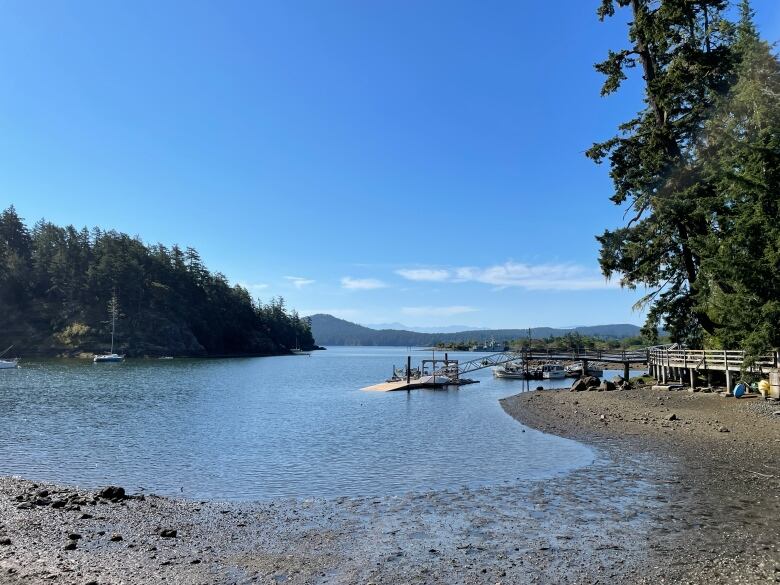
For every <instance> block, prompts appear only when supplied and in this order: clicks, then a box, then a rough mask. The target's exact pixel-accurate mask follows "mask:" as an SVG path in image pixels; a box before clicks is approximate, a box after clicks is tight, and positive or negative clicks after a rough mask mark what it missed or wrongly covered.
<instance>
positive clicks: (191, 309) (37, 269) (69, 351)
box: [0, 206, 314, 356]
mask: <svg viewBox="0 0 780 585" xmlns="http://www.w3.org/2000/svg"><path fill="white" fill-rule="evenodd" d="M114 296H116V298H117V300H118V305H119V314H118V317H119V318H118V321H117V325H116V345H115V349H116V350H117V351H118V352H121V353H126V354H127V355H130V356H143V355H150V356H154V355H177V356H213V355H271V354H281V353H286V352H287V351H288V349H290V348H293V347H295V345H296V342H297V343H298V344H299V345H300V347H302V348H312V347H313V346H314V340H313V338H312V335H311V329H310V325H309V322H308V319H304V318H301V317H299V316H298V314H297V313H296V312H295V311H289V310H287V308H286V307H285V304H284V300H283V299H281V298H279V299H273V300H271V301H270V302H269V303H267V304H262V303H259V302H257V301H255V300H254V299H252V297H251V296H250V294H249V292H248V291H247V290H246V289H245V288H243V287H241V286H238V285H231V284H230V283H229V282H228V280H227V278H226V277H225V276H224V275H223V274H220V273H219V272H211V271H209V270H208V269H207V268H206V267H205V266H204V265H203V262H202V261H201V258H200V256H199V254H198V252H197V251H196V250H195V249H193V248H186V249H181V248H180V247H179V246H176V245H174V246H172V247H170V248H168V247H166V246H164V245H162V244H155V245H147V244H145V243H144V242H143V241H142V240H140V239H139V238H138V237H131V236H129V235H127V234H123V233H119V232H116V231H113V230H112V231H105V230H102V229H100V228H94V229H92V230H91V231H90V230H87V228H83V229H80V230H77V229H76V228H74V227H73V226H67V227H59V226H56V225H54V224H52V223H50V222H47V221H43V220H42V221H39V222H38V223H36V224H35V226H34V227H33V228H32V229H29V228H28V227H27V226H26V225H25V224H24V222H23V220H22V219H21V218H20V217H19V216H18V215H17V213H16V210H15V209H14V207H13V206H11V207H9V208H8V209H6V210H5V211H3V212H2V214H0V350H2V349H4V348H5V347H6V346H9V345H11V344H14V352H13V353H14V354H17V355H24V356H28V355H37V356H56V355H65V356H70V355H77V354H79V353H97V352H102V351H105V350H107V349H108V346H109V343H110V317H109V312H108V304H109V302H110V301H111V299H112V297H114Z"/></svg>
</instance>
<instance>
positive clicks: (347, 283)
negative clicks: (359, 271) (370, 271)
mask: <svg viewBox="0 0 780 585" xmlns="http://www.w3.org/2000/svg"><path fill="white" fill-rule="evenodd" d="M386 286H387V285H386V284H385V283H384V282H382V281H381V280H377V279H376V278H352V277H351V276H345V277H344V278H342V279H341V287H342V288H346V289H348V290H375V289H377V288H385V287H386Z"/></svg>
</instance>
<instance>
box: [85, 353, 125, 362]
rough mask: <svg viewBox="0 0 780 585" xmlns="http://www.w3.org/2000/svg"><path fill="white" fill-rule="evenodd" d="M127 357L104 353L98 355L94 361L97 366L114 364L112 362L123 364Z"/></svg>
mask: <svg viewBox="0 0 780 585" xmlns="http://www.w3.org/2000/svg"><path fill="white" fill-rule="evenodd" d="M124 359H125V356H123V355H119V354H116V353H113V352H112V353H103V354H100V355H96V356H95V357H94V358H92V361H93V362H95V363H96V364H102V363H112V362H121V361H124Z"/></svg>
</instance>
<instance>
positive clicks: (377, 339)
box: [311, 314, 639, 346]
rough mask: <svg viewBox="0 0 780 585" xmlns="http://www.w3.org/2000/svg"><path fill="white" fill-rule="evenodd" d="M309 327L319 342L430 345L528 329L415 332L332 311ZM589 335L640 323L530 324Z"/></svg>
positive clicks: (522, 335) (546, 333)
mask: <svg viewBox="0 0 780 585" xmlns="http://www.w3.org/2000/svg"><path fill="white" fill-rule="evenodd" d="M311 329H312V332H313V335H314V338H315V339H316V340H317V343H319V344H322V345H391V346H392V345H396V346H407V345H413V346H429V345H436V344H438V343H464V342H477V343H484V342H486V341H490V340H495V341H498V342H505V341H512V340H516V339H526V338H527V337H528V335H529V330H528V329H483V330H474V331H461V332H458V333H418V332H416V331H403V330H398V329H380V330H377V329H369V328H368V327H363V326H362V325H358V324H356V323H351V322H349V321H345V320H343V319H338V318H336V317H334V316H332V315H322V314H318V315H312V316H311ZM575 332H576V333H579V334H581V335H589V336H592V337H598V338H600V339H624V338H628V337H635V336H637V335H639V327H637V326H636V325H629V324H618V325H594V326H590V327H577V328H575V329H555V328H553V327H533V328H531V329H530V335H531V336H532V337H533V339H546V338H550V337H564V336H566V335H569V334H571V333H575Z"/></svg>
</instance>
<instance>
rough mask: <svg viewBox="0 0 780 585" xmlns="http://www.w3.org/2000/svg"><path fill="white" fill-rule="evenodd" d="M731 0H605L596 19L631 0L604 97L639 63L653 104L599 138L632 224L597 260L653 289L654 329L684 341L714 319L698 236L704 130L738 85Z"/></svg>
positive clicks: (707, 198) (607, 70) (606, 269)
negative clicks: (624, 40) (728, 20)
mask: <svg viewBox="0 0 780 585" xmlns="http://www.w3.org/2000/svg"><path fill="white" fill-rule="evenodd" d="M726 5H727V2H726V1H725V0H700V1H697V2H691V1H690V0H662V1H660V2H658V1H654V0H603V2H602V5H601V7H600V9H599V12H598V14H599V17H600V18H602V19H604V18H606V17H608V16H612V15H614V14H615V10H616V8H619V7H629V9H630V10H631V13H632V17H633V20H632V22H631V23H630V25H629V33H628V37H629V41H630V43H631V46H630V47H629V48H627V49H623V50H620V51H611V52H610V53H609V55H608V57H607V59H606V60H605V61H604V62H602V63H599V64H597V65H596V69H597V70H598V71H600V72H601V73H603V74H605V75H606V80H605V83H604V86H603V89H602V94H604V95H606V94H610V93H612V92H615V91H617V90H618V89H619V88H620V85H621V82H622V81H623V80H625V79H626V71H627V70H629V69H633V68H635V67H637V66H639V67H641V70H642V73H643V79H644V89H645V101H646V104H647V107H646V108H645V109H644V110H642V111H641V112H639V113H638V114H637V116H636V117H634V118H633V119H631V120H629V121H627V122H626V123H624V124H623V125H621V127H620V134H619V135H617V136H615V137H614V138H611V139H609V140H607V141H605V142H601V143H598V144H595V145H594V146H593V147H592V148H591V149H590V150H589V151H588V156H589V157H590V158H592V159H593V160H595V161H596V162H598V163H600V162H601V161H603V160H604V159H607V158H608V159H609V162H610V175H611V177H612V180H613V183H614V187H615V192H614V194H613V195H612V197H611V199H612V201H613V202H614V203H616V204H618V205H625V204H627V205H628V210H629V211H628V212H627V213H628V214H629V217H630V219H629V221H628V223H627V224H626V225H625V226H624V227H622V228H618V229H615V230H607V231H605V232H604V233H603V234H602V235H601V236H599V237H598V238H597V239H598V241H599V243H600V244H601V253H600V264H601V269H602V271H603V273H604V274H605V275H606V276H607V277H611V276H613V275H620V278H621V284H622V285H624V286H626V287H629V288H635V287H637V286H646V287H648V288H650V289H651V292H650V293H649V294H647V295H646V296H645V297H644V298H643V299H642V301H640V304H642V305H649V306H650V310H649V312H648V328H647V329H648V330H649V329H652V328H656V327H657V326H658V325H659V323H660V322H661V321H663V322H664V323H665V326H666V328H667V329H668V330H669V331H670V333H671V335H672V337H673V338H674V339H675V340H677V341H689V342H692V343H698V342H700V340H701V332H702V330H704V331H707V332H710V333H713V332H714V331H715V328H716V326H717V324H716V323H714V322H713V320H712V318H711V316H710V314H709V313H708V311H707V298H706V295H707V291H706V290H705V289H706V285H705V283H703V282H702V278H701V274H700V272H701V265H702V256H701V251H700V249H699V243H700V239H701V238H702V237H706V236H707V235H708V234H709V233H710V230H711V218H710V214H709V209H710V208H711V206H712V199H713V197H715V195H716V194H715V189H714V185H713V184H712V182H711V181H708V180H707V178H706V177H705V176H704V175H703V170H702V167H701V164H700V160H699V159H698V156H697V137H698V135H699V133H700V132H701V131H702V129H703V127H704V124H705V122H706V121H707V119H708V117H709V116H710V114H711V110H712V108H713V105H714V104H715V103H716V102H717V100H718V99H719V97H720V96H722V95H723V94H724V93H725V92H726V91H727V90H728V87H729V85H730V84H731V81H732V78H733V70H734V59H735V58H734V51H733V46H732V45H733V35H732V34H731V32H730V31H731V29H730V28H729V27H728V26H726V25H725V23H724V20H723V12H724V10H725V9H726Z"/></svg>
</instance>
